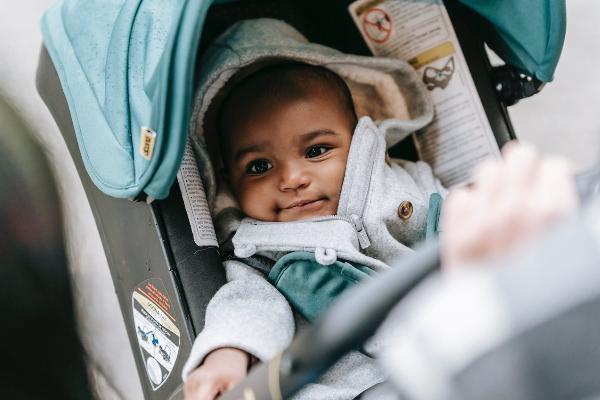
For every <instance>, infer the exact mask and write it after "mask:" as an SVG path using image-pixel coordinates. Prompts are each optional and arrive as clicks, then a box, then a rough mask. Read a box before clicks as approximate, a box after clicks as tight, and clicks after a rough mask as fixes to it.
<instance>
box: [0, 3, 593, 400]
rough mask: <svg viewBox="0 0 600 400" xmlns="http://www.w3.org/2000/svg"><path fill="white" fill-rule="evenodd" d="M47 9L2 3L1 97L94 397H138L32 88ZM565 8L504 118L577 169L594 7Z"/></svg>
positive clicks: (56, 147) (98, 267) (96, 240)
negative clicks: (36, 147) (551, 73)
mask: <svg viewBox="0 0 600 400" xmlns="http://www.w3.org/2000/svg"><path fill="white" fill-rule="evenodd" d="M52 3H53V1H50V0H26V1H14V0H1V2H0V4H1V6H0V94H1V95H3V96H4V97H6V98H7V99H8V100H9V101H10V102H12V104H13V105H14V106H15V107H16V108H17V109H18V110H19V111H20V113H21V115H22V116H23V117H24V118H25V119H26V120H27V122H28V123H29V125H30V127H31V128H32V130H33V131H35V132H37V133H38V135H39V138H40V140H41V141H42V143H43V145H44V147H45V148H46V150H47V152H48V154H49V156H50V159H51V160H52V161H53V165H54V169H55V170H54V172H55V175H56V176H57V178H58V182H59V185H60V192H61V194H62V199H63V208H64V210H65V213H64V214H65V216H66V231H67V232H66V234H67V238H68V251H69V257H70V260H71V269H72V274H73V280H74V282H75V284H74V287H75V290H76V294H75V297H76V304H77V308H78V309H77V312H78V316H79V318H80V330H81V332H82V336H83V340H84V345H85V347H86V350H87V354H88V359H89V362H90V373H91V375H92V376H93V377H94V381H95V386H96V390H97V392H98V394H99V397H101V398H103V399H141V398H142V397H143V396H142V392H141V387H140V384H139V382H138V378H137V371H136V369H135V365H134V361H133V356H132V354H131V352H130V350H129V343H128V339H127V336H126V334H125V327H124V323H123V319H122V317H121V313H120V309H119V305H118V302H117V299H116V296H115V294H114V287H113V284H112V280H111V278H110V274H109V272H108V267H107V264H106V259H105V257H104V253H103V251H102V248H101V244H100V237H99V235H98V232H97V230H96V227H95V225H94V221H93V217H92V214H91V211H90V209H89V206H88V204H87V201H86V199H85V195H84V192H83V188H82V187H81V184H80V181H79V177H78V175H77V173H76V171H75V167H74V164H73V162H72V160H71V158H70V156H69V154H68V151H67V148H66V145H65V143H64V142H63V140H62V137H61V136H60V134H59V132H58V130H57V128H56V126H55V124H54V121H53V120H52V118H51V116H50V114H49V112H48V111H47V109H46V107H45V106H44V104H43V103H42V101H41V99H40V98H39V97H38V95H37V92H36V90H35V85H34V77H35V68H36V65H37V55H38V51H39V48H40V43H41V36H40V33H39V19H40V16H41V15H42V13H43V11H44V10H45V9H46V8H47V7H48V6H49V5H50V4H52ZM567 7H568V26H567V38H566V44H565V49H564V51H563V56H562V59H561V62H560V64H559V66H558V70H557V72H556V77H555V81H554V82H553V83H551V84H549V85H547V86H546V88H545V89H544V90H543V91H542V93H541V94H539V95H537V96H535V97H533V98H531V99H528V100H524V101H521V102H520V103H519V104H517V105H516V106H514V107H513V108H512V109H511V110H510V114H511V117H512V120H513V123H514V126H515V130H516V132H517V135H518V136H519V138H521V139H523V140H527V141H529V142H532V143H534V144H535V145H537V146H538V147H539V149H540V150H541V151H542V152H544V153H554V154H561V155H564V156H565V157H567V158H569V159H570V160H572V162H573V163H574V164H575V166H576V168H577V169H579V170H581V169H584V168H587V167H590V166H592V165H593V164H595V163H597V162H599V161H600V110H599V108H600V74H598V73H597V72H596V71H597V70H598V68H599V67H600V29H597V27H596V24H598V21H597V20H598V18H599V17H600V2H598V1H597V0H569V1H568V2H567ZM0 123H1V121H0Z"/></svg>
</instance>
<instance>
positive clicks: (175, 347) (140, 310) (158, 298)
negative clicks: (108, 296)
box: [131, 279, 181, 390]
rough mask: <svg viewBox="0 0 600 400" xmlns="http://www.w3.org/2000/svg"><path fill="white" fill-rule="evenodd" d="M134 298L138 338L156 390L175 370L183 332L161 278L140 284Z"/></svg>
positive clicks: (151, 381)
mask: <svg viewBox="0 0 600 400" xmlns="http://www.w3.org/2000/svg"><path fill="white" fill-rule="evenodd" d="M131 302H132V307H133V321H134V323H135V330H136V336H137V341H138V345H139V348H140V351H141V353H142V358H143V360H144V366H145V368H146V373H147V376H148V380H149V381H150V384H151V386H152V390H157V389H158V388H159V387H161V386H162V384H163V383H165V381H166V380H167V378H168V377H169V375H170V374H171V371H172V370H173V366H174V365H175V361H176V360H177V354H178V353H179V344H180V340H179V339H180V336H181V335H180V332H179V329H178V328H177V326H176V325H175V322H176V320H175V317H173V315H172V313H171V302H170V301H169V298H168V297H167V292H166V290H165V288H164V285H163V283H162V281H161V280H160V279H150V280H147V281H144V282H143V283H141V284H140V285H138V286H137V287H136V288H135V290H134V292H133V295H132V299H131Z"/></svg>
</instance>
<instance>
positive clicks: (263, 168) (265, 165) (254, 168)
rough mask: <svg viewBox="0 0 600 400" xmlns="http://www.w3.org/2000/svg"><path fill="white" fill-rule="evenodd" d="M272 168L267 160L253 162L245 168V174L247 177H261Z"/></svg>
mask: <svg viewBox="0 0 600 400" xmlns="http://www.w3.org/2000/svg"><path fill="white" fill-rule="evenodd" d="M271 168H273V164H271V162H270V161H268V160H255V161H252V162H251V163H250V164H248V166H247V167H246V173H247V174H249V175H261V174H264V173H265V172H267V171H268V170H270V169H271Z"/></svg>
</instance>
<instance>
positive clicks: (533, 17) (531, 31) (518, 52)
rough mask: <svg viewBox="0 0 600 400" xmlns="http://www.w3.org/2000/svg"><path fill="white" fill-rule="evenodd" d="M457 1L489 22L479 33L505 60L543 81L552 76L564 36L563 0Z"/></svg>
mask: <svg viewBox="0 0 600 400" xmlns="http://www.w3.org/2000/svg"><path fill="white" fill-rule="evenodd" d="M459 1H460V2H461V3H463V4H465V5H466V6H468V7H469V8H471V9H473V10H474V11H476V12H477V13H478V14H480V15H481V16H483V17H484V18H485V19H486V20H487V21H488V22H489V23H490V26H489V27H490V29H489V30H484V31H482V34H483V35H484V38H485V40H486V42H487V43H488V45H489V46H490V47H491V48H492V49H493V50H494V51H496V53H498V55H499V56H500V57H502V59H504V61H506V62H507V63H508V64H510V65H513V66H515V67H517V68H519V69H520V70H521V71H523V72H525V73H527V74H529V75H531V76H535V77H536V78H537V79H539V80H541V81H542V82H550V81H551V80H552V79H553V75H554V70H555V69H556V65H557V64H558V59H559V57H560V53H561V51H562V48H563V43H564V39H565V30H566V20H567V17H566V3H565V0H486V1H481V0H459Z"/></svg>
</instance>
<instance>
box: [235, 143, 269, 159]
mask: <svg viewBox="0 0 600 400" xmlns="http://www.w3.org/2000/svg"><path fill="white" fill-rule="evenodd" d="M263 148H264V146H263V145H261V144H253V145H250V146H246V147H242V148H241V149H239V150H238V151H236V152H235V155H234V157H233V159H234V160H235V162H238V161H240V160H241V159H242V157H244V156H245V155H246V154H248V153H254V152H259V151H262V150H263Z"/></svg>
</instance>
